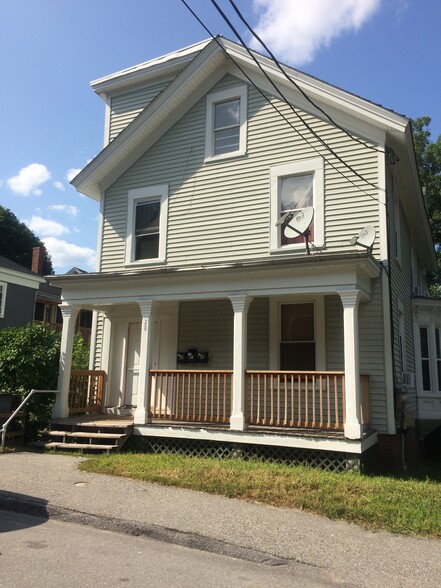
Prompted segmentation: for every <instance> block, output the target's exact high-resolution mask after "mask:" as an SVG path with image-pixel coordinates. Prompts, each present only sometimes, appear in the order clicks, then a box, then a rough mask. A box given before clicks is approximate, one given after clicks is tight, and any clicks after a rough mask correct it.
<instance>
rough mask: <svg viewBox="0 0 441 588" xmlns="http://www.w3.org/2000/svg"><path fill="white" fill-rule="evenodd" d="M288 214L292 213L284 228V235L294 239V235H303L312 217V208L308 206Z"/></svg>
mask: <svg viewBox="0 0 441 588" xmlns="http://www.w3.org/2000/svg"><path fill="white" fill-rule="evenodd" d="M290 214H292V217H291V219H290V220H289V221H288V224H286V226H285V228H284V234H285V237H287V238H288V239H295V238H296V237H300V236H302V235H305V233H306V232H307V230H308V229H309V226H310V224H311V223H312V219H313V218H314V208H313V207H312V206H308V208H303V209H302V210H298V211H297V212H293V213H290Z"/></svg>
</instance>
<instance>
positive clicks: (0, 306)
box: [0, 282, 7, 318]
mask: <svg viewBox="0 0 441 588" xmlns="http://www.w3.org/2000/svg"><path fill="white" fill-rule="evenodd" d="M6 286H7V285H6V283H5V282H0V318H3V317H4V316H5V305H6Z"/></svg>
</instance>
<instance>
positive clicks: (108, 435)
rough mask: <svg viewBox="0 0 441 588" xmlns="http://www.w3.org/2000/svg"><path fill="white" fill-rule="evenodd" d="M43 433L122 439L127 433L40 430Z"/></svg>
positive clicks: (57, 435)
mask: <svg viewBox="0 0 441 588" xmlns="http://www.w3.org/2000/svg"><path fill="white" fill-rule="evenodd" d="M40 434H41V435H49V436H53V437H83V438H87V437H90V438H96V439H122V438H123V437H125V436H126V433H95V432H89V431H40Z"/></svg>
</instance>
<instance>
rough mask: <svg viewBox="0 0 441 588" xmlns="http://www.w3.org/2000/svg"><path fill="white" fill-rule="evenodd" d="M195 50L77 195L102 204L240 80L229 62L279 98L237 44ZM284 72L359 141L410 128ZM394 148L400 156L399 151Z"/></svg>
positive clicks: (79, 180) (84, 176)
mask: <svg viewBox="0 0 441 588" xmlns="http://www.w3.org/2000/svg"><path fill="white" fill-rule="evenodd" d="M192 47H194V48H195V50H194V51H193V52H190V53H188V54H187V57H188V55H190V56H191V57H192V59H191V60H190V61H189V62H188V63H187V65H186V67H185V68H184V69H183V70H182V71H181V72H180V73H179V74H178V75H177V76H176V77H175V78H174V79H173V80H172V81H171V82H170V84H169V85H168V86H167V87H166V88H165V90H163V92H161V93H160V94H159V96H157V97H156V98H155V99H154V100H153V101H152V102H150V104H149V105H148V106H147V107H146V108H145V109H144V110H143V111H142V112H141V114H139V115H138V116H137V117H136V118H135V119H134V120H133V121H132V122H131V123H130V124H129V125H128V126H127V127H126V128H125V129H124V130H123V131H122V132H121V133H120V134H119V135H118V136H117V137H116V138H115V139H114V140H113V141H112V142H111V143H110V144H109V145H107V146H106V147H105V148H104V149H103V150H102V151H101V153H99V154H98V155H97V156H96V157H95V158H94V159H93V160H92V161H91V162H90V163H89V164H88V165H87V166H86V167H85V168H84V169H83V170H82V171H81V172H80V173H79V174H78V175H77V176H76V177H75V178H74V179H73V180H72V184H73V185H74V186H75V188H76V189H77V190H78V191H79V192H81V193H82V194H85V195H86V196H90V197H91V198H94V199H95V200H100V197H101V194H102V193H103V192H104V191H105V190H106V189H107V188H108V187H109V186H110V185H111V184H112V183H113V182H114V181H115V180H116V179H117V178H118V177H119V176H120V175H121V174H122V173H124V171H125V170H126V169H128V168H129V167H130V165H132V164H133V163H134V162H135V161H136V160H137V159H138V158H139V157H140V156H141V155H142V154H143V153H144V152H145V151H147V150H148V149H149V148H150V147H151V146H152V145H153V144H154V143H155V142H156V141H157V140H158V139H159V138H160V137H161V136H162V135H163V134H164V133H165V132H166V131H167V130H168V129H169V128H171V127H172V126H173V124H174V123H175V122H177V120H179V118H180V117H181V116H182V115H183V114H184V113H185V112H186V111H187V110H188V109H189V108H190V107H191V106H192V105H193V104H194V103H195V102H197V100H199V99H200V98H201V97H202V96H203V95H204V94H205V93H206V92H207V91H208V89H209V88H210V87H212V86H213V85H214V84H215V83H216V82H217V81H219V80H220V79H221V78H222V77H223V76H224V75H225V74H226V73H227V72H230V73H233V74H234V75H236V76H238V77H241V74H240V71H239V70H238V69H237V68H235V66H234V63H233V61H232V60H231V59H229V58H228V57H229V56H231V57H232V59H234V62H236V63H238V64H239V65H240V67H241V68H243V69H244V70H246V71H247V73H249V75H250V76H251V77H252V79H253V80H256V83H257V84H258V85H259V87H261V88H262V89H263V90H266V91H268V92H269V93H270V94H273V95H274V94H275V91H274V88H273V87H271V86H270V84H269V83H268V82H267V81H265V79H264V76H263V75H262V74H261V72H259V71H258V69H257V66H256V64H255V63H254V62H253V60H252V59H251V57H250V56H249V55H248V53H247V52H246V50H245V49H244V48H243V47H242V46H240V45H238V44H237V43H234V42H233V41H229V40H228V39H224V38H222V37H216V38H215V39H213V40H212V41H210V42H203V43H201V44H198V45H195V46H192ZM175 56H176V54H171V56H169V57H168V59H167V56H165V57H164V58H160V59H158V60H153V62H147V63H146V64H142V65H141V66H137V67H136V68H133V70H134V71H136V72H137V75H138V79H140V77H142V76H144V79H146V77H147V76H148V75H149V74H151V73H152V72H151V69H153V70H154V73H155V74H157V73H158V71H159V69H158V68H160V67H162V70H163V72H164V71H167V67H168V65H170V61H171V62H172V63H174V60H175V59H176V57H175ZM255 56H256V58H257V59H258V60H259V62H260V64H261V66H262V67H263V68H264V70H265V71H266V72H267V74H268V75H269V76H270V77H271V78H272V79H274V81H275V82H276V83H277V84H278V85H280V86H281V87H283V91H284V93H285V95H286V96H287V98H289V99H290V100H291V99H292V102H293V103H295V105H296V106H298V107H300V108H303V109H304V110H306V111H307V112H311V113H313V114H316V115H317V116H318V117H321V115H320V113H319V112H318V111H317V112H314V108H313V107H312V106H311V104H310V103H308V102H307V101H306V100H305V99H304V98H303V97H302V95H301V94H300V92H298V91H297V90H296V89H295V88H294V87H293V86H292V85H291V84H290V83H289V82H288V81H287V80H286V78H285V77H284V76H283V75H282V73H281V72H280V71H279V70H278V68H277V66H276V65H275V64H274V63H273V62H272V60H271V59H269V58H267V57H264V56H262V55H260V54H258V53H255ZM284 69H285V71H286V72H287V73H288V75H289V76H291V77H292V78H293V79H295V81H296V83H297V84H298V85H299V86H300V87H301V88H302V89H303V91H304V92H306V93H307V94H308V95H309V96H310V97H311V98H312V99H314V100H315V101H316V102H318V103H320V105H321V106H323V107H324V108H327V109H328V110H332V115H333V117H334V118H335V119H337V120H338V118H340V120H339V121H338V122H341V123H343V124H345V123H346V125H347V122H348V121H347V118H348V117H352V119H353V121H352V122H353V125H354V126H358V129H357V130H358V134H359V135H360V136H365V137H366V138H371V139H373V137H369V134H370V133H372V127H375V128H376V129H377V132H378V131H379V132H380V134H381V133H384V132H388V133H392V134H394V135H396V138H397V140H398V142H399V138H400V137H401V138H402V135H403V133H404V131H405V128H406V126H407V125H408V120H407V119H406V118H405V117H403V116H401V115H398V114H396V113H394V112H392V111H390V110H387V109H385V108H383V107H381V106H378V105H376V104H374V103H372V102H369V101H367V100H364V99H362V98H360V97H358V96H355V95H354V94H350V93H348V92H345V91H344V90H341V89H339V88H336V87H335V86H331V85H330V84H327V83H325V82H322V81H320V80H318V79H316V78H313V77H311V76H309V75H306V74H303V73H301V72H299V71H297V70H295V69H292V68H289V67H287V66H284ZM141 72H142V76H141ZM133 75H134V74H133V72H132V71H131V70H123V72H119V73H118V74H115V78H113V77H112V76H109V79H108V83H110V82H112V83H115V81H117V82H119V83H122V80H123V79H125V80H126V81H127V79H128V82H129V83H131V80H132V76H133ZM127 76H128V78H127ZM102 80H105V79H103V78H102V79H101V81H100V80H98V81H97V82H94V84H95V87H94V89H98V88H103V87H104V85H103V84H104V81H102ZM119 87H121V86H119ZM369 127H371V128H369ZM374 134H375V133H374ZM377 138H378V135H377ZM393 148H394V149H395V150H397V149H398V150H399V146H393ZM398 155H399V154H398ZM399 156H400V155H399Z"/></svg>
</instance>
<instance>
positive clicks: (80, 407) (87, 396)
mask: <svg viewBox="0 0 441 588" xmlns="http://www.w3.org/2000/svg"><path fill="white" fill-rule="evenodd" d="M104 374H105V372H104V371H102V370H72V372H71V374H70V384H69V414H81V413H100V412H102V408H103V397H104Z"/></svg>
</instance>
